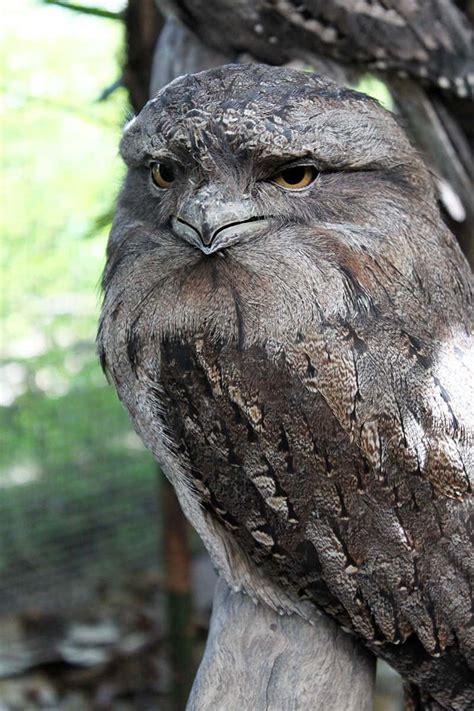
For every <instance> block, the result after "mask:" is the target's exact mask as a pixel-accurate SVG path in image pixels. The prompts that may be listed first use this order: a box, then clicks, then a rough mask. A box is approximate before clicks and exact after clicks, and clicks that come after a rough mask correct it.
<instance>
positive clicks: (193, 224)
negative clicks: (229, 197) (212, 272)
mask: <svg viewBox="0 0 474 711" xmlns="http://www.w3.org/2000/svg"><path fill="white" fill-rule="evenodd" d="M265 220H266V217H265V216H261V215H255V214H252V212H251V209H250V205H249V204H248V201H247V200H245V198H243V199H242V200H236V201H228V202H226V201H225V198H224V195H223V193H221V191H219V192H217V191H216V190H215V189H213V188H212V187H210V186H209V187H207V188H204V189H201V190H200V191H199V192H198V194H196V195H194V196H193V197H192V198H190V199H188V200H187V201H186V203H185V204H184V205H182V206H180V209H179V211H178V213H177V214H176V215H173V217H172V219H171V226H172V229H173V232H174V233H175V234H176V235H178V236H179V237H181V238H182V239H184V240H186V242H189V244H192V245H193V247H197V248H198V249H200V250H201V252H203V253H204V254H212V253H214V252H217V251H219V250H222V249H224V248H225V247H230V246H231V245H232V244H235V243H236V242H240V241H241V240H243V239H245V238H247V237H250V236H251V235H253V234H254V233H255V232H257V231H259V230H260V231H261V230H262V227H263V222H264V221H265Z"/></svg>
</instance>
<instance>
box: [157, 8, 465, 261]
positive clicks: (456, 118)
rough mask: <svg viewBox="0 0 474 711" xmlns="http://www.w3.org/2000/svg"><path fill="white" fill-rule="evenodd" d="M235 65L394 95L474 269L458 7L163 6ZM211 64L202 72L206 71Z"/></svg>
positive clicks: (462, 42)
mask: <svg viewBox="0 0 474 711" xmlns="http://www.w3.org/2000/svg"><path fill="white" fill-rule="evenodd" d="M158 4H159V7H160V9H161V11H162V13H163V14H164V15H167V16H172V17H176V18H177V19H178V20H179V21H180V22H182V23H183V24H184V25H185V26H186V27H187V28H188V29H189V30H190V31H191V32H192V33H193V35H194V36H196V37H197V38H199V40H200V41H201V42H203V43H204V44H205V45H206V46H207V47H210V48H212V49H213V50H217V51H218V52H220V53H224V54H226V55H227V57H228V58H229V59H230V60H231V61H234V60H235V59H238V58H239V57H240V56H242V55H243V57H244V60H245V59H246V58H248V57H252V58H254V59H255V60H256V61H258V62H266V63H269V64H274V65H282V64H285V63H295V62H300V63H302V64H303V66H305V67H306V68H307V69H308V68H314V70H315V71H317V72H318V73H320V74H325V75H327V76H328V77H329V78H331V79H334V80H335V81H337V82H339V83H345V84H348V85H351V86H354V85H357V84H358V83H359V82H360V81H361V79H362V78H363V77H364V75H365V74H366V73H367V72H369V73H370V74H372V75H375V77H378V78H379V79H381V80H382V81H383V82H384V83H385V85H386V87H387V88H388V90H389V92H390V95H391V101H392V102H393V103H394V105H395V107H396V110H397V111H398V112H399V113H400V115H401V117H402V119H403V122H404V125H405V127H406V129H407V132H408V133H409V135H410V137H411V140H412V141H413V142H414V144H415V145H416V146H417V148H418V150H420V152H421V153H422V154H423V155H424V158H425V161H426V162H427V163H428V165H429V167H430V169H431V170H432V171H433V172H434V173H435V175H436V176H437V178H438V183H437V187H438V198H439V200H440V202H441V205H442V206H443V209H444V217H445V220H446V221H447V223H448V225H449V226H450V227H451V229H452V230H453V231H454V232H455V234H456V236H457V237H458V239H459V241H460V243H461V245H462V248H463V249H464V251H465V253H466V254H467V255H468V257H469V258H470V260H471V263H474V198H473V195H474V170H473V166H474V133H473V126H474V103H473V98H474V30H473V26H472V21H473V17H474V11H473V9H472V3H470V2H461V1H457V2H456V1H455V0H410V1H409V2H400V1H399V0H383V1H382V0H359V1H358V2H353V0H324V1H323V2H322V1H321V0H239V2H235V1H234V0H206V2H201V1H200V0H198V1H196V0H158ZM200 68H202V69H204V68H206V67H196V71H197V70H198V69H200Z"/></svg>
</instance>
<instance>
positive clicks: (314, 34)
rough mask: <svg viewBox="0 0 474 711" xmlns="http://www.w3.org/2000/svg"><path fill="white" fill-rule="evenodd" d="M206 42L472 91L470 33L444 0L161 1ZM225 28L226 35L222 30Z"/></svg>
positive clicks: (268, 57)
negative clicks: (328, 60) (313, 57)
mask: <svg viewBox="0 0 474 711" xmlns="http://www.w3.org/2000/svg"><path fill="white" fill-rule="evenodd" d="M161 4H162V6H163V7H164V8H165V9H167V10H171V11H172V12H174V13H175V14H176V15H177V16H178V17H179V18H180V19H181V20H182V21H183V22H184V23H185V24H187V25H188V27H189V28H190V29H192V30H193V31H194V32H195V33H196V34H197V35H198V36H199V37H200V38H201V39H202V40H203V41H204V42H205V43H206V44H209V45H211V46H212V47H214V48H216V49H218V50H220V51H226V52H229V51H232V50H234V51H235V52H237V53H238V52H242V51H244V52H249V53H250V54H252V55H253V56H254V57H256V58H257V59H259V60H261V61H265V62H269V63H271V64H280V63H282V62H285V61H288V60H291V59H295V58H298V57H299V58H301V57H302V55H303V54H304V53H305V52H314V53H320V54H322V55H323V56H327V57H332V58H333V59H336V60H339V61H342V62H348V63H351V64H353V65H355V64H358V65H361V66H364V65H365V66H366V67H370V68H372V69H374V68H375V69H379V70H381V71H385V70H389V71H395V72H396V71H399V72H405V73H407V74H410V75H412V76H414V77H417V78H421V79H422V81H426V82H427V83H429V84H431V85H435V86H440V87H441V88H443V89H446V90H448V91H451V92H453V93H455V94H458V95H459V96H468V95H472V92H473V88H474V87H473V77H472V72H473V61H474V60H473V33H472V29H471V27H470V23H469V21H468V19H467V18H466V16H465V15H464V14H463V13H462V12H461V10H460V9H459V8H458V7H456V5H455V3H454V2H451V0H411V1H410V2H406V1H403V2H400V1H399V0H384V2H381V0H371V1H370V2H366V1H365V0H363V1H362V2H357V3H354V2H352V0H306V2H295V1H294V0H278V1H277V2H271V3H270V2H267V0H257V1H255V0H252V1H251V2H250V0H240V1H239V2H237V3H236V2H235V0H210V2H206V3H193V2H191V1H190V0H161ZM227 28H229V29H230V28H232V32H231V33H227V32H225V30H226V29H227Z"/></svg>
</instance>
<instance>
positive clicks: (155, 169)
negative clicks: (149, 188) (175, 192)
mask: <svg viewBox="0 0 474 711" xmlns="http://www.w3.org/2000/svg"><path fill="white" fill-rule="evenodd" d="M151 178H152V180H153V182H154V183H155V185H157V186H158V187H159V188H161V189H162V190H167V189H168V188H170V187H171V186H172V184H173V183H174V180H175V174H174V171H173V168H171V167H170V166H169V165H165V163H153V164H152V166H151Z"/></svg>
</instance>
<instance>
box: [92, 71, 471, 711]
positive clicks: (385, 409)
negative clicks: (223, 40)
mask: <svg viewBox="0 0 474 711" xmlns="http://www.w3.org/2000/svg"><path fill="white" fill-rule="evenodd" d="M121 152H122V156H123V157H124V159H125V161H126V162H127V164H128V166H129V171H128V175H127V178H126V181H125V186H124V189H123V192H122V195H121V198H120V202H119V207H118V210H117V215H116V218H115V222H114V227H113V230H112V234H111V238H110V242H109V248H108V260H107V267H106V271H105V275H104V288H105V299H104V306H103V312H102V318H101V324H100V329H99V337H98V344H99V353H100V356H101V360H102V363H103V366H104V368H105V369H106V371H107V372H108V374H109V375H110V377H111V379H112V380H113V382H114V384H115V386H116V388H117V390H118V393H119V396H120V398H121V399H122V401H123V402H124V404H125V405H126V407H127V408H128V409H129V411H130V413H131V415H132V417H133V420H134V423H135V426H136V428H137V430H138V432H139V433H140V435H141V436H142V438H143V440H144V441H145V443H146V444H147V446H148V447H150V448H151V449H152V451H153V452H154V454H155V456H156V457H157V459H158V461H159V462H160V464H161V466H162V467H163V469H164V471H165V473H166V474H167V476H168V477H169V478H170V479H171V481H172V482H173V485H174V486H175V488H176V491H177V494H178V497H179V499H180V502H181V504H182V506H183V509H184V511H185V513H186V515H187V516H188V517H189V519H190V521H191V523H192V524H193V525H194V526H195V527H196V529H197V530H198V532H199V533H200V535H201V537H202V538H203V540H204V543H205V544H206V546H207V548H208V549H209V552H210V554H211V556H212V558H213V560H214V562H215V564H216V566H217V567H218V568H219V570H220V572H221V574H222V575H223V576H224V577H225V578H226V580H227V581H228V582H229V583H230V584H231V585H233V586H234V587H236V588H243V589H244V590H246V591H247V592H248V593H249V594H251V595H252V596H254V597H255V598H257V599H261V600H264V601H266V602H267V603H268V604H270V605H272V606H273V607H275V608H276V609H281V610H282V611H286V612H291V611H292V612H297V613H298V614H300V615H302V616H304V617H305V618H307V619H311V618H313V617H314V616H315V614H316V610H317V609H318V608H321V609H323V610H324V611H325V612H327V613H328V614H330V615H332V616H333V617H335V619H336V620H338V621H339V623H340V624H341V625H342V626H343V627H344V628H345V629H347V630H349V631H351V632H353V633H355V634H356V635H357V636H358V637H359V638H360V639H361V640H363V642H364V643H365V644H366V645H367V646H368V647H369V648H370V649H371V650H372V651H374V652H375V653H376V654H378V655H380V656H382V657H383V658H385V659H386V660H387V661H389V663H391V664H392V665H393V666H394V667H395V668H396V669H398V670H399V671H400V672H401V673H402V674H403V675H404V677H405V678H406V679H408V680H410V681H411V682H413V683H415V684H416V685H417V686H418V687H419V688H420V689H421V692H420V695H421V696H423V699H425V702H426V703H433V704H434V703H435V702H434V700H436V702H438V703H439V704H441V705H442V707H445V708H448V709H455V710H456V711H461V710H464V709H468V708H471V707H472V706H473V704H474V685H473V683H472V663H473V648H474V628H473V626H472V612H471V589H472V588H471V586H472V574H473V570H472V568H473V556H472V540H471V538H470V536H471V531H470V529H469V515H470V513H471V512H472V506H471V504H472V500H471V484H472V465H473V455H472V436H473V413H472V403H473V399H474V398H473V395H472V392H470V388H471V390H472V369H473V368H472V343H471V340H470V332H471V328H472V310H471V308H472V298H471V287H470V273H469V269H468V267H467V265H466V263H465V260H464V259H463V257H462V255H461V253H460V251H459V248H458V247H457V245H456V243H455V240H454V239H453V237H452V235H451V234H450V233H449V231H448V230H447V229H446V227H445V226H444V225H443V223H442V221H441V219H440V217H439V214H438V209H437V206H436V202H435V198H434V191H433V186H432V182H431V179H430V176H429V174H428V172H427V170H426V169H425V167H424V166H423V164H422V163H421V161H420V159H419V158H418V156H417V155H416V154H415V153H414V151H413V149H412V148H411V146H410V144H409V142H408V140H407V139H406V137H405V135H404V133H403V131H402V130H401V129H400V128H399V126H398V125H397V123H396V121H395V120H394V118H393V117H392V116H391V115H390V114H389V113H387V112H386V111H384V110H383V109H381V108H380V107H379V106H378V105H377V104H376V103H375V102H373V101H372V100H370V99H368V98H367V97H365V96H364V95H361V94H358V93H356V92H352V91H349V90H347V89H341V88H339V87H338V86H337V85H335V84H333V83H332V82H329V81H327V80H325V79H322V78H320V77H317V76H314V75H312V76H311V75H305V74H302V73H299V72H295V71H291V70H283V69H272V68H269V67H263V66H258V65H253V66H250V65H249V66H244V65H238V66H237V65H235V66H228V67H224V68H221V69H217V70H212V71H209V72H204V73H201V74H198V75H195V76H188V77H185V78H182V79H179V80H176V81H175V82H173V83H172V84H171V85H169V86H168V87H167V88H165V89H164V90H163V91H162V92H160V94H159V95H158V96H157V98H156V99H154V100H152V101H151V102H149V104H148V105H147V106H146V107H145V109H144V110H143V112H142V113H141V114H140V116H139V117H138V118H137V119H135V120H134V121H133V122H132V124H131V125H129V126H128V127H127V128H126V130H125V133H124V137H123V139H122V144H121ZM157 162H158V163H161V164H162V165H165V166H166V170H167V172H166V171H165V175H168V177H170V171H173V173H172V177H173V178H174V179H173V180H172V181H171V184H170V185H169V186H166V187H167V189H160V188H158V187H156V185H155V184H153V182H152V181H151V180H150V166H151V167H152V169H153V167H154V166H155V164H156V163H157ZM295 164H298V165H304V166H312V170H314V171H315V174H316V172H317V177H316V178H315V180H314V181H313V182H312V183H310V184H309V185H308V186H307V187H306V188H304V189H302V190H296V191H295V190H290V189H285V188H284V187H282V186H281V185H279V184H277V183H275V182H274V179H273V178H274V176H275V174H278V173H279V172H281V169H282V167H285V166H288V165H292V166H294V165H295Z"/></svg>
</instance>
